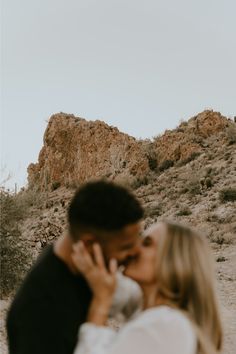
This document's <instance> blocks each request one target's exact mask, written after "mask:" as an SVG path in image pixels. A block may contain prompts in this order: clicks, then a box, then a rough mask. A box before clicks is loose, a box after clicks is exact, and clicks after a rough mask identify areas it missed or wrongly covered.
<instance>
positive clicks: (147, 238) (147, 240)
mask: <svg viewBox="0 0 236 354" xmlns="http://www.w3.org/2000/svg"><path fill="white" fill-rule="evenodd" d="M152 244H153V239H152V238H151V236H149V235H147V236H145V237H144V239H143V241H142V245H143V246H144V247H149V246H151V245H152Z"/></svg>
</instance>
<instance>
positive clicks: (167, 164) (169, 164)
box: [159, 160, 174, 172]
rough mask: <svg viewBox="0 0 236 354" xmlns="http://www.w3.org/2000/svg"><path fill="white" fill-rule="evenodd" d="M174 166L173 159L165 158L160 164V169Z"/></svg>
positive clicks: (161, 170) (163, 169)
mask: <svg viewBox="0 0 236 354" xmlns="http://www.w3.org/2000/svg"><path fill="white" fill-rule="evenodd" d="M172 166H174V161H172V160H165V161H163V162H162V164H161V165H160V166H159V171H160V172H163V171H165V170H167V169H168V168H170V167H172Z"/></svg>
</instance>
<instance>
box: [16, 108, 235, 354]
mask: <svg viewBox="0 0 236 354" xmlns="http://www.w3.org/2000/svg"><path fill="white" fill-rule="evenodd" d="M28 171H29V187H28V189H26V190H24V191H21V192H20V193H19V194H18V196H17V198H18V199H19V200H20V202H21V205H25V209H27V208H28V210H29V211H28V213H27V215H26V216H25V217H24V218H23V219H22V221H21V223H20V238H19V244H20V243H21V244H22V245H24V247H27V252H28V253H29V254H30V255H31V259H34V258H35V257H36V256H37V255H38V253H39V252H40V251H41V250H42V248H43V247H44V246H45V245H46V244H47V243H50V242H52V241H53V240H54V239H55V238H57V237H58V236H59V235H61V233H62V232H64V230H65V229H66V208H67V205H68V203H69V201H70V198H71V197H72V195H73V193H74V191H75V187H76V186H78V185H79V184H80V183H81V182H84V181H86V180H88V179H91V178H98V177H105V178H109V179H112V180H117V181H119V182H121V183H124V184H126V185H127V186H130V188H132V190H133V192H134V193H135V194H136V196H137V197H138V198H139V199H140V201H141V202H142V204H143V205H144V208H145V210H146V215H145V224H146V226H147V225H149V224H151V223H152V222H154V221H157V220H161V219H163V218H170V219H174V220H177V221H181V222H186V223H188V224H189V225H191V226H194V227H196V228H198V229H199V230H201V231H202V232H203V233H204V234H205V235H206V237H208V239H209V240H210V242H211V246H212V250H213V254H214V257H215V260H216V272H217V284H218V289H219V294H220V300H221V307H222V313H223V318H224V324H225V349H224V354H233V353H234V349H235V347H236V342H235V331H236V320H235V319H236V273H235V269H236V124H235V122H233V121H232V120H230V119H228V118H226V117H224V116H222V115H221V114H220V113H217V112H213V111H204V112H202V113H200V114H198V115H197V116H195V117H193V118H191V119H190V120H188V121H186V122H182V123H181V124H180V125H179V127H177V128H176V129H174V130H172V131H166V132H165V133H164V134H163V135H161V136H157V137H156V138H154V139H153V140H152V141H151V140H139V141H138V140H136V139H134V138H133V137H130V136H128V135H127V134H124V133H121V132H119V131H118V129H117V128H113V127H109V126H108V125H106V124H105V123H103V122H100V121H96V122H88V121H86V120H84V119H81V118H76V117H74V116H73V115H66V114H62V113H60V114H56V115H53V116H52V117H51V118H50V120H49V124H48V127H47V129H46V132H45V135H44V146H43V148H42V150H41V152H40V154H39V160H38V163H37V164H31V165H30V166H29V169H28ZM26 204H27V207H26ZM21 208H22V206H21Z"/></svg>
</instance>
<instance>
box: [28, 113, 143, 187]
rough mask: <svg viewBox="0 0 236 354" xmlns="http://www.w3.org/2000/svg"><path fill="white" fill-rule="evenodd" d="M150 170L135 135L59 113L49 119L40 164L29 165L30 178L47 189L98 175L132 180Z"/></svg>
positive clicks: (30, 184) (29, 179)
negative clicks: (54, 185)
mask: <svg viewBox="0 0 236 354" xmlns="http://www.w3.org/2000/svg"><path fill="white" fill-rule="evenodd" d="M148 172H149V165H148V158H147V156H146V153H145V152H144V150H143V148H142V143H141V142H138V141H137V140H136V139H135V138H133V137H131V136H129V135H127V134H124V133H121V132H120V131H119V130H118V129H117V128H114V127H111V126H108V125H107V124H105V123H104V122H101V121H86V120H85V119H82V118H77V117H75V116H74V115H69V114H63V113H59V114H55V115H53V116H52V117H51V118H50V120H49V123H48V126H47V129H46V131H45V134H44V146H43V148H42V150H41V151H40V154H39V159H38V163H36V164H31V165H29V167H28V181H29V186H33V185H37V186H39V187H40V189H42V190H44V189H47V188H48V186H50V185H53V184H58V185H59V184H60V185H65V186H66V185H73V184H78V183H82V182H84V181H86V180H88V179H92V178H99V177H106V178H110V179H112V180H116V179H119V180H122V179H127V180H132V179H133V178H139V177H141V176H143V175H145V174H147V173H148Z"/></svg>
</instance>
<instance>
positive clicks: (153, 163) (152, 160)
mask: <svg viewBox="0 0 236 354" xmlns="http://www.w3.org/2000/svg"><path fill="white" fill-rule="evenodd" d="M148 166H149V168H150V170H151V171H155V170H156V168H157V159H155V158H153V157H148Z"/></svg>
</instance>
